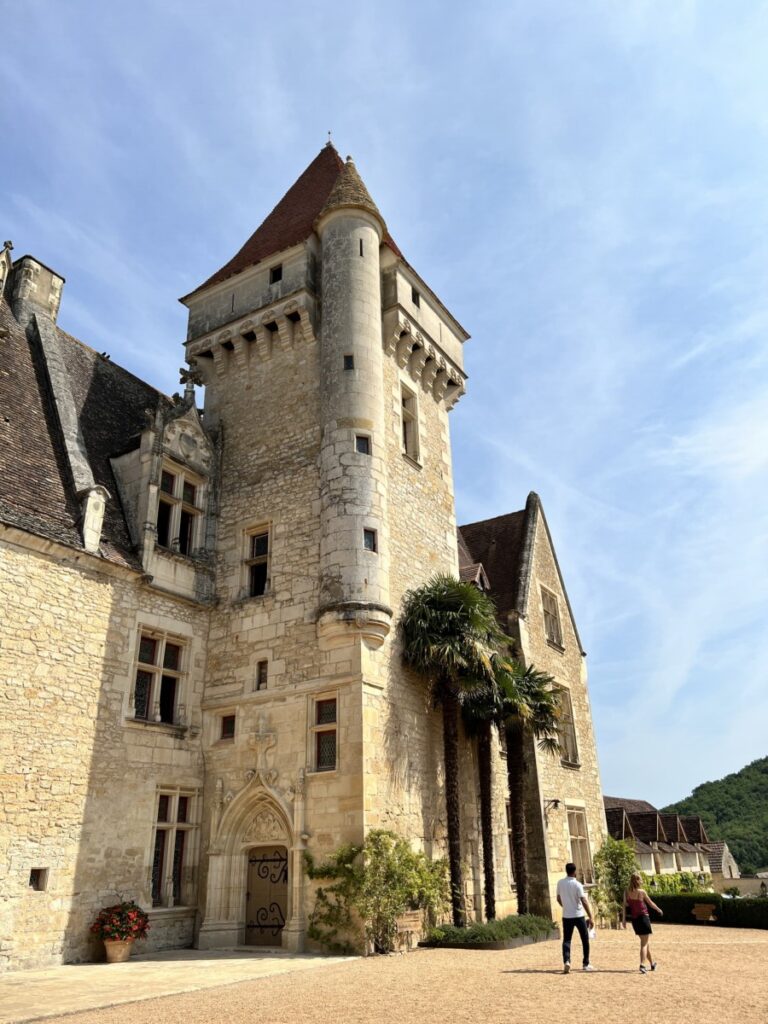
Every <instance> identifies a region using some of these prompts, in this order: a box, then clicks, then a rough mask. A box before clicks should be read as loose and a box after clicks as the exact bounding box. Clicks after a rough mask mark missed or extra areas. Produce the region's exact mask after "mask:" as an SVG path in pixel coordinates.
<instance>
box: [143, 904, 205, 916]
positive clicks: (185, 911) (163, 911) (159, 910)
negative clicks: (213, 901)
mask: <svg viewBox="0 0 768 1024" xmlns="http://www.w3.org/2000/svg"><path fill="white" fill-rule="evenodd" d="M196 912H197V905H196V904H194V903H185V904H184V905H183V906H182V905H179V906H177V907H152V909H151V910H148V911H147V913H148V914H149V916H150V917H154V916H155V915H157V916H159V917H173V915H174V914H177V915H178V916H179V917H189V915H190V914H194V913H196Z"/></svg>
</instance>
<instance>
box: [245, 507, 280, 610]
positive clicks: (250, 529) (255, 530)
mask: <svg viewBox="0 0 768 1024" xmlns="http://www.w3.org/2000/svg"><path fill="white" fill-rule="evenodd" d="M265 534H266V536H267V552H266V554H265V555H255V554H254V553H253V551H254V549H253V539H254V538H255V537H261V536H264V535H265ZM274 536H275V532H274V527H273V524H272V522H271V521H270V520H267V519H262V520H260V521H259V522H257V523H254V524H253V525H250V526H247V527H246V528H245V529H244V530H243V560H242V565H243V572H242V587H241V593H242V595H243V597H244V598H246V599H248V600H255V599H256V598H260V597H266V596H267V595H268V594H270V593H271V592H272V586H271V584H272V549H273V542H274ZM254 565H265V566H266V576H265V580H264V590H263V591H262V592H261V593H256V594H254V593H252V592H251V590H252V586H253V584H252V573H251V570H252V567H253V566H254Z"/></svg>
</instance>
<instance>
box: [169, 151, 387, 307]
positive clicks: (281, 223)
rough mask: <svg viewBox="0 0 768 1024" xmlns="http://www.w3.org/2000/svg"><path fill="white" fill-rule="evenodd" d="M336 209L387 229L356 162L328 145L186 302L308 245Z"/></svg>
mask: <svg viewBox="0 0 768 1024" xmlns="http://www.w3.org/2000/svg"><path fill="white" fill-rule="evenodd" d="M337 206H357V207H362V208H363V209H367V210H369V211H370V212H371V213H373V214H374V215H375V216H376V217H378V218H379V220H381V223H382V226H384V219H383V218H382V216H381V214H380V213H379V211H378V209H377V208H376V204H375V203H374V201H373V200H372V199H371V197H370V195H369V194H368V190H367V189H366V187H365V185H364V184H363V182H362V179H361V178H360V175H359V174H358V172H357V169H356V167H355V165H354V163H353V161H352V160H351V159H348V160H347V162H346V163H344V161H343V160H342V159H341V157H340V156H339V154H338V152H337V150H336V148H335V147H334V146H333V145H332V144H331V143H330V142H329V143H327V144H326V145H325V146H323V148H322V149H321V150H320V152H319V153H318V155H317V156H316V157H315V159H314V160H313V161H312V163H311V164H310V165H309V167H307V169H306V170H305V171H304V173H303V174H302V175H301V176H300V177H299V178H298V179H297V181H296V182H294V184H293V185H292V186H291V187H290V188H289V189H288V191H287V192H286V193H285V195H284V196H283V198H282V199H281V200H280V202H279V203H278V204H277V206H276V207H275V208H274V210H272V212H271V213H270V214H269V216H268V217H267V218H266V219H265V220H264V221H263V222H262V223H261V224H260V225H259V227H258V228H257V229H256V230H255V231H254V233H253V234H252V235H251V237H250V238H249V239H248V241H247V242H246V243H245V245H244V246H243V247H242V248H241V249H240V250H239V252H237V253H236V254H235V255H234V256H233V257H232V259H231V260H229V262H228V263H225V264H224V266H223V267H221V268H220V269H219V270H217V271H216V273H215V274H213V275H212V276H211V277H209V278H208V280H207V281H204V282H203V283H202V284H201V285H198V287H197V288H195V289H194V290H193V291H191V292H190V293H189V295H185V296H184V298H183V299H182V300H181V301H182V302H183V301H184V300H185V299H188V298H190V297H191V296H192V295H194V294H195V292H199V291H201V290H202V289H203V288H208V287H209V286H210V285H212V284H218V283H219V282H220V281H226V279H227V278H229V277H233V276H234V275H235V274H239V273H241V271H243V270H246V269H247V268H248V267H252V266H253V265H254V264H256V263H260V262H261V261H262V260H265V259H267V258H268V257H269V256H272V255H274V254H275V253H277V252H282V251H283V250H284V249H289V248H290V247H291V246H292V245H297V244H298V243H299V242H303V241H304V240H305V239H307V238H309V236H310V235H311V234H312V232H313V230H314V224H315V221H316V220H317V218H318V217H319V216H320V214H321V213H323V212H326V211H327V210H328V209H332V208H335V207H337ZM385 231H386V228H385ZM384 241H385V243H386V244H387V245H388V246H389V247H390V248H391V249H392V250H393V251H394V252H395V253H396V254H397V255H398V256H402V253H401V252H400V250H399V249H398V247H397V246H396V245H395V243H394V241H393V240H392V238H391V237H390V236H389V234H388V233H386V234H385V237H384Z"/></svg>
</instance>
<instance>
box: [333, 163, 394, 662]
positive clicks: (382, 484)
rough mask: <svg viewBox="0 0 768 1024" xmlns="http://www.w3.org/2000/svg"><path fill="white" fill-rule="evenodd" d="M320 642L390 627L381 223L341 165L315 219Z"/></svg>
mask: <svg viewBox="0 0 768 1024" xmlns="http://www.w3.org/2000/svg"><path fill="white" fill-rule="evenodd" d="M316 230H317V233H318V235H319V236H320V241H321V257H322V278H321V296H322V328H321V332H320V376H321V380H322V391H321V402H320V412H321V443H320V445H321V446H320V499H321V541H320V570H321V589H320V608H319V618H318V636H319V638H320V641H321V643H324V644H326V645H329V646H334V645H335V644H336V643H339V642H343V638H344V636H345V635H346V634H347V633H348V632H349V630H350V627H352V628H354V629H355V630H359V631H360V632H361V633H362V635H363V638H364V639H365V640H366V641H367V642H368V643H369V644H371V645H372V646H378V645H380V644H381V643H382V642H383V640H384V638H385V637H386V635H387V633H388V632H389V628H390V620H391V616H392V612H391V609H390V606H389V538H388V530H387V515H386V493H387V486H386V485H387V480H386V459H385V452H384V390H383V387H384V384H383V382H384V372H383V359H384V353H383V349H382V335H381V267H380V261H379V249H380V246H381V242H382V239H383V238H384V235H385V232H386V226H385V224H384V221H383V219H382V217H381V214H380V213H379V211H378V209H377V208H376V205H375V203H374V202H373V200H372V199H371V197H370V196H369V195H368V192H367V190H366V188H365V185H364V184H363V182H362V181H361V179H360V177H359V175H358V173H357V170H356V168H355V165H354V163H353V162H352V159H351V158H349V157H348V158H347V162H346V165H345V168H344V170H343V171H342V173H341V174H340V175H339V179H338V181H337V183H336V185H335V186H334V188H333V191H332V192H331V194H330V195H329V197H328V200H327V202H326V203H325V206H324V207H323V209H322V210H321V211H320V215H319V217H318V219H317V221H316Z"/></svg>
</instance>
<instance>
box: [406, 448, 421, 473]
mask: <svg viewBox="0 0 768 1024" xmlns="http://www.w3.org/2000/svg"><path fill="white" fill-rule="evenodd" d="M402 456H403V459H404V461H405V462H409V463H410V464H411V465H412V466H413V468H414V469H419V470H421V469H424V463H423V462H422V461H421V459H414V457H413V456H412V455H409V454H408V452H403V453H402Z"/></svg>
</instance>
